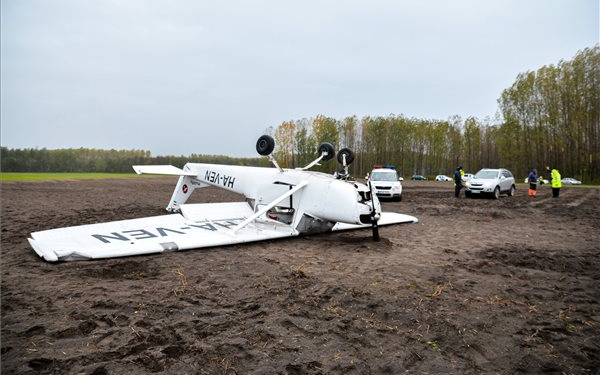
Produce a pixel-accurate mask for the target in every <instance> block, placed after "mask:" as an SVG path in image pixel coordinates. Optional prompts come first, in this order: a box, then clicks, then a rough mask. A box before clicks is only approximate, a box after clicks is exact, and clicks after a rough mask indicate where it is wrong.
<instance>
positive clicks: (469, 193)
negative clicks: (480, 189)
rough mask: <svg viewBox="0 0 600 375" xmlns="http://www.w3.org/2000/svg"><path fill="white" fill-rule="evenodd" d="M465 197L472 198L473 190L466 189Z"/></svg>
mask: <svg viewBox="0 0 600 375" xmlns="http://www.w3.org/2000/svg"><path fill="white" fill-rule="evenodd" d="M465 197H467V198H471V192H470V191H468V190H465Z"/></svg>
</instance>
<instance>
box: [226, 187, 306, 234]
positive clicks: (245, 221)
mask: <svg viewBox="0 0 600 375" xmlns="http://www.w3.org/2000/svg"><path fill="white" fill-rule="evenodd" d="M306 185H308V182H307V181H302V182H300V183H299V184H298V185H296V186H294V187H293V188H291V189H290V190H288V191H286V192H285V193H283V194H282V195H280V196H279V197H278V198H275V199H274V200H273V201H272V202H271V203H269V204H268V205H266V206H265V207H264V208H262V209H260V210H258V211H256V212H255V213H254V214H253V215H252V216H250V217H248V218H247V219H246V220H244V221H242V222H241V223H239V224H238V225H237V226H235V227H234V228H233V229H232V230H231V231H232V233H235V232H237V231H238V230H240V229H242V228H243V227H245V226H246V225H248V224H249V223H250V222H252V221H253V220H255V219H256V218H257V217H259V216H261V215H263V214H264V213H265V212H267V211H269V210H270V209H271V208H273V207H275V206H276V205H277V203H279V202H281V201H282V200H284V199H285V198H287V197H289V196H290V195H292V194H294V193H295V192H297V191H298V190H300V189H302V188H304V187H305V186H306Z"/></svg>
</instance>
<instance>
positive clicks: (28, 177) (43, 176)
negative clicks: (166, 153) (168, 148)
mask: <svg viewBox="0 0 600 375" xmlns="http://www.w3.org/2000/svg"><path fill="white" fill-rule="evenodd" d="M147 177H173V176H157V175H139V174H135V173H20V172H7V173H0V181H50V180H88V179H99V178H147Z"/></svg>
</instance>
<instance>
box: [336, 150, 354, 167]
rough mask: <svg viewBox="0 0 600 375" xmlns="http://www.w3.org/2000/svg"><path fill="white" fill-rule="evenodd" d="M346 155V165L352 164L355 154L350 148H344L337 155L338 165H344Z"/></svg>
mask: <svg viewBox="0 0 600 375" xmlns="http://www.w3.org/2000/svg"><path fill="white" fill-rule="evenodd" d="M344 155H345V156H346V165H350V164H352V162H353V161H354V152H352V150H350V149H349V148H343V149H341V150H339V151H338V153H337V161H338V163H340V164H342V165H344Z"/></svg>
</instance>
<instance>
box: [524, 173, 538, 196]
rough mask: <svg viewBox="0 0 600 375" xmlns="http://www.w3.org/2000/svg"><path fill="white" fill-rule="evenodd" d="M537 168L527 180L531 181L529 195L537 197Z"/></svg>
mask: <svg viewBox="0 0 600 375" xmlns="http://www.w3.org/2000/svg"><path fill="white" fill-rule="evenodd" d="M537 180H538V178H537V170H535V169H534V170H532V171H531V173H529V176H527V182H529V196H530V197H535V196H536V195H537Z"/></svg>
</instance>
